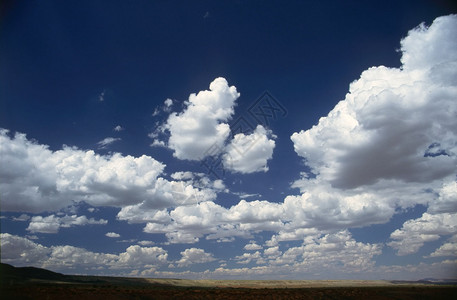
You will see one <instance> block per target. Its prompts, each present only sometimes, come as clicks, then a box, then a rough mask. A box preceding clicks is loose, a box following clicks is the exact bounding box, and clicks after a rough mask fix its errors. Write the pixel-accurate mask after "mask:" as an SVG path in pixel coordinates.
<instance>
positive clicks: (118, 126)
mask: <svg viewBox="0 0 457 300" xmlns="http://www.w3.org/2000/svg"><path fill="white" fill-rule="evenodd" d="M113 130H114V131H117V132H119V131H122V130H124V127H122V126H121V125H117V126H116V127H114V128H113Z"/></svg>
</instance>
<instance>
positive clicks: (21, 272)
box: [0, 263, 67, 282]
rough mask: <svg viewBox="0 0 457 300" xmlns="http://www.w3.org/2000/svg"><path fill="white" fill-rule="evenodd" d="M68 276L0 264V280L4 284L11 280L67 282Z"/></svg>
mask: <svg viewBox="0 0 457 300" xmlns="http://www.w3.org/2000/svg"><path fill="white" fill-rule="evenodd" d="M66 277H67V276H66V275H64V274H61V273H56V272H52V271H49V270H46V269H41V268H35V267H14V266H12V265H9V264H5V263H0V280H1V281H2V282H6V281H11V280H15V281H16V280H17V281H22V280H30V279H41V280H58V281H59V280H65V279H66Z"/></svg>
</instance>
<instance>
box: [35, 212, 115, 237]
mask: <svg viewBox="0 0 457 300" xmlns="http://www.w3.org/2000/svg"><path fill="white" fill-rule="evenodd" d="M107 223H108V221H107V220H104V219H100V220H95V219H94V218H90V219H88V218H87V217H86V216H77V215H71V216H68V215H66V216H64V217H58V216H55V215H49V216H47V217H42V216H34V217H32V219H31V220H30V223H29V226H28V227H27V231H30V232H32V233H35V232H41V233H57V232H58V231H59V229H60V228H61V227H65V228H68V227H72V226H84V225H90V224H96V225H105V224H107Z"/></svg>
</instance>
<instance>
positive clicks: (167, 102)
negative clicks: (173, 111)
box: [163, 99, 173, 107]
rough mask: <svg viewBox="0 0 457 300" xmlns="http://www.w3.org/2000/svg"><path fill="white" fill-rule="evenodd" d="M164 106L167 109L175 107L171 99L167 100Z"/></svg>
mask: <svg viewBox="0 0 457 300" xmlns="http://www.w3.org/2000/svg"><path fill="white" fill-rule="evenodd" d="M163 104H164V105H165V106H166V107H170V106H172V105H173V100H171V99H166V100H165V101H164V102H163Z"/></svg>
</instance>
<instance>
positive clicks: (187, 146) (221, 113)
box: [165, 77, 240, 160]
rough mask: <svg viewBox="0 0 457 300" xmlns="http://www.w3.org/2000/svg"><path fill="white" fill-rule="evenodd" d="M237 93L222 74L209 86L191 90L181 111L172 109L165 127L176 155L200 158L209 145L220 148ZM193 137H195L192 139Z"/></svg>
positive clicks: (186, 157) (228, 131)
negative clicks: (196, 92) (192, 91)
mask: <svg viewBox="0 0 457 300" xmlns="http://www.w3.org/2000/svg"><path fill="white" fill-rule="evenodd" d="M239 96H240V94H239V93H238V92H237V91H236V88H235V87H234V86H231V87H229V86H228V83H227V80H225V79H224V78H222V77H219V78H216V79H215V80H214V81H213V82H211V84H210V86H209V90H206V91H200V92H199V93H198V94H191V95H190V96H189V101H188V102H186V103H185V104H186V108H185V109H184V111H183V112H181V113H179V114H178V113H172V114H170V116H169V117H168V120H167V122H166V124H165V128H166V129H167V130H168V131H169V132H170V138H169V140H168V147H170V148H171V149H172V150H173V151H174V152H173V155H174V156H175V157H177V158H179V159H187V160H200V159H202V158H204V157H205V156H207V155H208V153H207V151H208V150H209V149H210V148H211V147H216V148H223V147H224V142H225V140H226V138H227V137H228V135H229V133H230V129H229V125H228V124H227V123H224V122H226V121H228V120H229V119H230V118H231V116H232V115H233V113H234V106H235V100H236V99H237V98H238V97H239ZM195 141H198V143H196V142H195Z"/></svg>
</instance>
